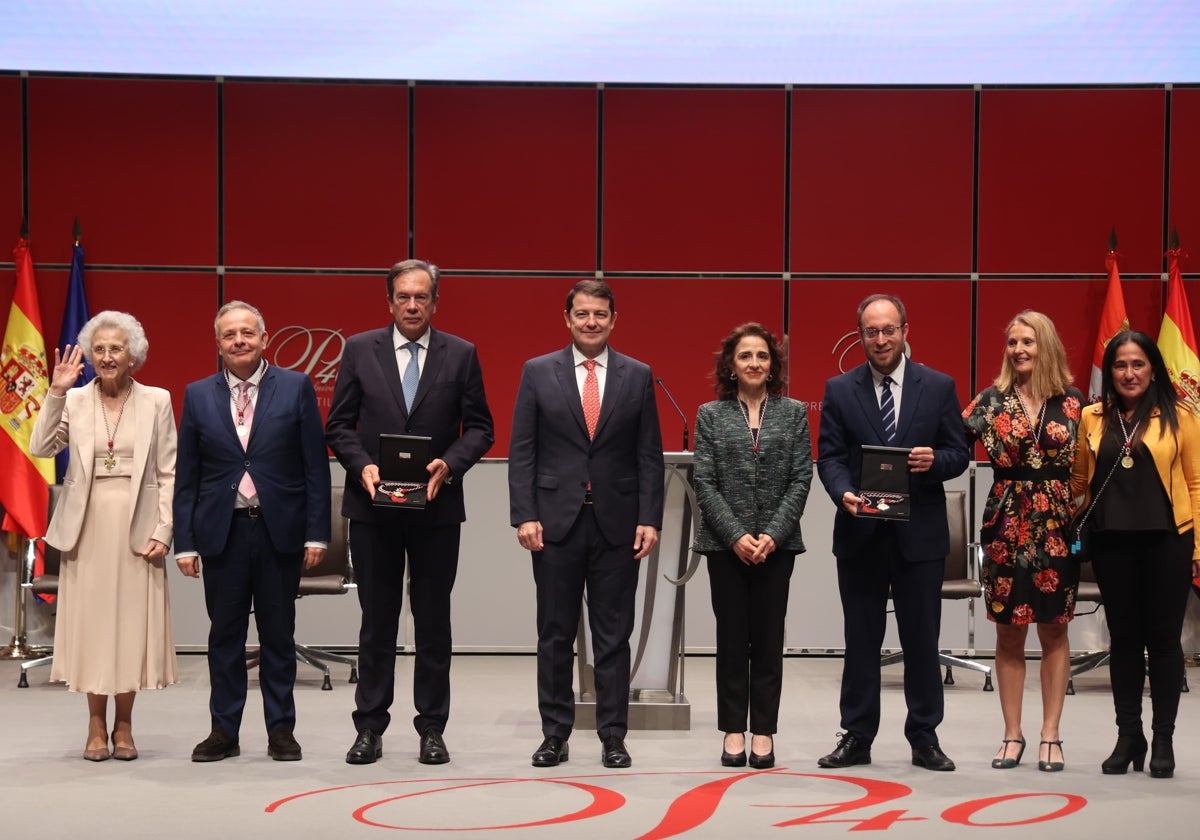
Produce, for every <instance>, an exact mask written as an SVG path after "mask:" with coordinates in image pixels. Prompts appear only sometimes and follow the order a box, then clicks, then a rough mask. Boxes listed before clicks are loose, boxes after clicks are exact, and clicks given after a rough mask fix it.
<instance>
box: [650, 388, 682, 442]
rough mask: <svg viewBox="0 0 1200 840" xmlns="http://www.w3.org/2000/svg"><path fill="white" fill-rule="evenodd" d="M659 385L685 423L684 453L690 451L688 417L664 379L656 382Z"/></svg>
mask: <svg viewBox="0 0 1200 840" xmlns="http://www.w3.org/2000/svg"><path fill="white" fill-rule="evenodd" d="M654 381H655V382H657V383H658V387H660V388H662V389H663V393H664V394H666V395H667V399H669V400H670V401H671V405H672V406H674V407H675V412H676V413H677V414H678V415H679V419H680V420H682V421H683V451H684V452H687V451H688V421H687V415H686V414H684V413H683V410H682V409H680V407H679V403H677V402H675V398H674V397H672V396H671V392H670V391H668V390H667V386H666V385H664V384H663V381H662V377H661V376H660V377H658V378H656V379H655V380H654Z"/></svg>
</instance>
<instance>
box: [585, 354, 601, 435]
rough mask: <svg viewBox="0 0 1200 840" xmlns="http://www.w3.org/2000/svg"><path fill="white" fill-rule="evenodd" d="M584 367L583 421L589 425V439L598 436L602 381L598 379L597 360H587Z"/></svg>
mask: <svg viewBox="0 0 1200 840" xmlns="http://www.w3.org/2000/svg"><path fill="white" fill-rule="evenodd" d="M583 366H584V367H585V368H587V376H586V377H585V378H584V380H583V421H584V422H585V423H587V430H588V438H589V439H591V438H594V437H595V436H596V423H597V422H598V421H599V420H600V380H599V379H597V378H596V360H595V359H587V360H585V361H584V363H583Z"/></svg>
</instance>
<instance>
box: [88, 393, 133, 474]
mask: <svg viewBox="0 0 1200 840" xmlns="http://www.w3.org/2000/svg"><path fill="white" fill-rule="evenodd" d="M132 393H133V380H132V379H131V380H129V387H128V388H126V389H125V399H123V400H121V410H120V411H118V412H117V422H116V423H113V427H112V429H111V430H109V428H108V406H106V405H105V404H104V400H102V399H101V398H100V386H99V385H97V386H96V402H97V403H98V404H99V405H100V416H101V417H103V418H104V437H105V438H106V439H107V440H108V455H107V456H106V457H105V458H104V469H106V470H108V471H109V472H112V471H113V469H114V468H115V467H116V466H117V456H116V453H115V452H114V447H115V444H116V438H117V429H119V428H121V418H122V417H124V416H125V404H126V403H128V402H129V395H130V394H132Z"/></svg>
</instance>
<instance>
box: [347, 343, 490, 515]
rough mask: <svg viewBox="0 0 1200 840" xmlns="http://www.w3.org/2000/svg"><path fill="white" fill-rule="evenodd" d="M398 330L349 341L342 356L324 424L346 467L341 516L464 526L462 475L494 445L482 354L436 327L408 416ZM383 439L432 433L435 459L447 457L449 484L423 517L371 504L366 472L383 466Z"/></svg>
mask: <svg viewBox="0 0 1200 840" xmlns="http://www.w3.org/2000/svg"><path fill="white" fill-rule="evenodd" d="M392 329H393V328H392V325H388V326H387V327H384V328H383V329H380V330H369V331H367V332H364V333H359V334H358V335H355V336H351V337H350V339H349V341H347V342H346V349H345V350H344V351H343V353H342V364H341V369H340V370H339V371H338V378H337V384H336V385H335V386H334V389H333V403H332V404H331V405H330V407H329V416H328V417H327V418H326V421H325V441H326V442H327V443H328V444H329V448H330V449H332V450H333V454H334V455H336V456H337V459H338V460H339V461H340V462H341V463H342V466H343V467H345V468H346V493H345V496H344V501H343V502H342V512H343V513H344V514H345V515H346V516H348V517H349V518H350V519H356V520H359V521H366V522H375V521H379V520H382V518H383V517H386V516H406V517H412V519H409V520H408V521H410V522H416V521H420V522H421V523H422V524H424V525H427V526H430V527H435V526H442V525H451V524H457V523H461V522H463V521H464V520H465V519H466V518H467V513H466V506H465V505H464V504H463V488H462V477H463V476H464V475H465V474H466V472H467V470H469V469H470V468H471V467H472V466H474V465H475V463H476V462H477V461H478V460H479V459H480V458H482V457H483V456H484V453H486V452H487V451H488V450H489V449H490V448H491V446H492V443H493V441H494V440H495V434H494V432H493V426H492V413H491V411H489V410H488V405H487V397H486V395H485V394H484V390H483V370H482V368H480V366H479V356H478V355H477V354H476V352H475V345H473V344H471V343H469V342H466V341H463V340H462V339H461V338H458V337H457V336H453V335H450V334H449V333H444V332H440V331H438V330H436V329H432V328H431V329H430V334H429V350H428V351H427V352H428V356H427V357H426V359H425V366H424V369H423V370H422V371H421V380H420V384H419V385H418V386H417V393H416V396H415V397H414V398H413V407H412V412H411V413H410V412H409V411H408V409H407V408H405V406H404V389H403V388H402V387H401V385H400V370H399V368H397V366H396V348H395V344H394V343H393V337H392V336H393V332H392ZM406 355H407V354H406ZM381 434H392V435H395V434H402V435H427V436H429V437H430V438H432V442H431V444H430V457H431V458H441V459H442V460H443V461H445V462H446V465H447V466H448V467H449V468H450V479H449V480H448V481H446V482H445V483H443V484H442V486H441V489H439V490H438V494H437V498H435V499H434V500H433V501H432V502H430V503H429V505H428V506H427V507H426V508H425V509H424V510H423V511H412V510H407V511H387V510H381V509H380V508H376V507H374V506H373V505H372V504H371V497H370V496H368V495H367V491H366V490H364V489H363V487H362V471H363V468H364V467H366V466H367V465H368V464H376V465H378V464H379V436H380V435H381Z"/></svg>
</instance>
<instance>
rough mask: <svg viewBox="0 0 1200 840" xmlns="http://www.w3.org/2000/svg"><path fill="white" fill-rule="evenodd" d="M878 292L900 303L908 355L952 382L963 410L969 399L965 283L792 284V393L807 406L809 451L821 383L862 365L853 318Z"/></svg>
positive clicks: (968, 304)
mask: <svg viewBox="0 0 1200 840" xmlns="http://www.w3.org/2000/svg"><path fill="white" fill-rule="evenodd" d="M877 292H883V293H886V294H893V295H897V296H898V297H899V298H900V299H901V300H902V301H904V307H905V309H906V310H907V314H908V324H909V329H908V344H909V350H908V356H909V358H911V359H912V360H913V361H916V362H920V363H921V364H923V365H928V366H929V367H931V368H934V369H936V370H940V371H941V372H942V373H945V374H948V375H950V376H952V377H954V381H955V384H956V385H957V392H958V399H959V402H960V403H962V404H963V405H966V401H967V400H968V399H969V398H970V390H971V283H970V281H968V280H939V281H918V280H903V281H901V280H889V281H886V282H883V281H879V280H858V279H854V280H793V281H791V298H790V310H791V318H790V322H789V323H790V324H791V334H792V336H793V338H792V346H791V354H792V360H793V361H792V388H791V392H792V393H791V395H792V396H793V397H794V398H795V399H798V400H801V401H802V402H805V403H807V404H808V406H809V423H810V424H811V425H812V437H813V441H814V447H815V445H816V444H815V442H816V439H817V434H818V432H819V428H820V420H821V412H820V402H821V399H822V397H823V396H824V394H825V381H826V380H828V379H830V378H831V377H834V376H837V375H838V374H840V373H844V372H845V371H848V370H853V369H854V368H855V367H857V366H858V365H860V364H862V363H863V362H864V361H866V357H865V356H864V354H863V349H862V345H861V343H860V342H859V340H858V334H857V329H858V324H857V321H856V318H855V315H856V313H857V311H858V304H859V303H860V302H861V301H862V299H863V298H865V297H866V296H867V295H870V294H875V293H877ZM814 312H816V313H820V317H813V313H814Z"/></svg>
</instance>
